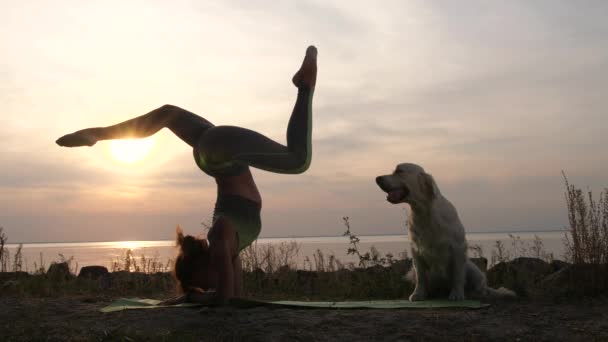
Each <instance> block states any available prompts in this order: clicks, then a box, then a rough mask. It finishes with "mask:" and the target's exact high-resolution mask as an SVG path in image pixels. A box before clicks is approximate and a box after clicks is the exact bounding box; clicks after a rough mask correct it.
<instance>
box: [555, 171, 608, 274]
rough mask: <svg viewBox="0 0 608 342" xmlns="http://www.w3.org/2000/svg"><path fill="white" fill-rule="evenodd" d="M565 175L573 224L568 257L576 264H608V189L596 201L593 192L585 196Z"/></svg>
mask: <svg viewBox="0 0 608 342" xmlns="http://www.w3.org/2000/svg"><path fill="white" fill-rule="evenodd" d="M562 174H563V176H564V182H565V185H566V193H565V196H566V204H567V208H568V222H569V224H570V227H569V233H570V234H569V235H568V234H566V236H565V245H566V258H567V259H568V260H569V261H571V262H572V263H574V264H593V265H601V264H608V194H607V190H605V191H604V192H602V193H600V197H599V200H598V201H596V200H595V199H594V198H593V193H592V192H591V191H588V192H587V193H586V194H585V193H583V191H582V190H581V189H578V188H576V187H575V186H574V185H572V184H570V183H569V182H568V178H567V177H566V174H565V173H563V172H562Z"/></svg>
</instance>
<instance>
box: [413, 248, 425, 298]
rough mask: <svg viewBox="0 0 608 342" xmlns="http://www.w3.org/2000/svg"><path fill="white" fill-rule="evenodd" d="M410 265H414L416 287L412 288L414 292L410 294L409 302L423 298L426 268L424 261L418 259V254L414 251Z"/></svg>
mask: <svg viewBox="0 0 608 342" xmlns="http://www.w3.org/2000/svg"><path fill="white" fill-rule="evenodd" d="M412 266H413V267H414V271H415V275H416V287H415V288H414V292H412V294H411V295H410V302H416V301H421V300H425V299H426V281H427V272H426V271H427V270H426V268H425V265H424V262H423V261H422V260H421V259H420V256H419V255H418V254H417V253H416V251H412Z"/></svg>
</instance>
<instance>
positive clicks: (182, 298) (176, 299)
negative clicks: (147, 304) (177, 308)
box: [156, 294, 187, 305]
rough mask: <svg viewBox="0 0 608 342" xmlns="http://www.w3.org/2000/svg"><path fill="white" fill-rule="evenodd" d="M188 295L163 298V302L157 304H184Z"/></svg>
mask: <svg viewBox="0 0 608 342" xmlns="http://www.w3.org/2000/svg"><path fill="white" fill-rule="evenodd" d="M186 297H187V296H186V295H185V294H184V295H181V296H177V297H173V298H170V299H167V300H163V301H162V302H160V303H158V304H156V305H177V304H182V303H185V302H186Z"/></svg>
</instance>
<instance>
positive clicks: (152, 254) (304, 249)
mask: <svg viewBox="0 0 608 342" xmlns="http://www.w3.org/2000/svg"><path fill="white" fill-rule="evenodd" d="M466 237H467V241H468V246H469V256H471V257H477V256H480V255H481V256H483V257H486V258H488V259H489V260H491V259H492V256H493V255H494V256H495V257H497V256H498V254H499V253H501V254H502V257H503V258H514V257H519V256H531V257H538V256H541V257H550V258H554V259H564V255H565V254H564V253H565V250H566V248H565V244H564V239H565V237H566V232H565V231H527V232H492V233H467V235H466ZM358 238H359V242H358V244H357V249H358V250H359V252H360V253H362V254H364V253H365V252H370V251H371V249H372V247H373V248H374V249H375V250H376V251H377V252H378V253H379V255H380V256H381V257H386V255H387V254H390V255H392V257H393V258H402V257H404V256H409V255H410V251H409V249H410V239H409V237H408V235H364V236H358ZM268 245H274V246H275V247H280V246H281V245H283V246H285V247H289V248H290V249H291V250H292V251H293V252H294V253H293V256H292V259H293V262H294V265H295V266H296V267H298V268H308V267H310V264H311V263H312V264H314V261H313V260H314V258H315V256H316V257H317V258H318V256H319V255H320V254H322V255H323V257H324V258H325V259H326V260H327V259H328V258H330V256H333V258H336V259H337V260H339V261H340V262H341V263H342V264H345V265H347V264H349V263H354V264H355V265H356V264H358V261H359V258H358V257H357V256H356V255H353V254H349V253H348V250H349V248H350V247H353V246H352V245H351V243H350V240H349V238H348V237H347V236H323V237H282V238H260V239H258V240H257V242H256V243H255V248H257V249H259V250H263V249H264V248H265V247H267V246H268ZM5 247H6V248H7V249H8V251H9V253H10V259H9V263H8V264H7V265H5V267H7V268H9V269H8V270H10V269H11V268H12V267H13V260H14V256H15V252H16V250H17V248H18V245H17V244H7V245H6V246H5ZM128 252H129V253H131V256H132V257H134V258H135V259H136V260H141V257H142V256H143V257H144V258H145V259H147V260H154V261H156V262H157V263H159V264H164V265H169V264H170V260H171V259H173V258H174V257H175V255H176V247H175V241H173V240H166V241H106V242H53V243H23V244H22V250H21V254H22V261H23V262H22V265H21V269H22V270H23V271H27V272H34V271H35V270H39V269H40V268H41V267H42V268H48V266H49V265H50V264H51V263H52V262H56V261H62V260H70V263H71V267H72V269H73V270H74V271H76V272H77V271H78V269H80V268H82V267H84V266H91V265H100V266H105V267H108V268H109V269H110V270H111V269H112V266H113V264H114V263H117V264H121V262H122V261H124V260H125V258H126V256H127V253H128ZM319 253H320V254H319Z"/></svg>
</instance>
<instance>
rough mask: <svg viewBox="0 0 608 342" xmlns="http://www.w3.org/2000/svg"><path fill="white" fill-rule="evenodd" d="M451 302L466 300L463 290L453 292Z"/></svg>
mask: <svg viewBox="0 0 608 342" xmlns="http://www.w3.org/2000/svg"><path fill="white" fill-rule="evenodd" d="M449 299H450V300H464V291H463V290H452V291H451V292H450V297H449Z"/></svg>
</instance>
